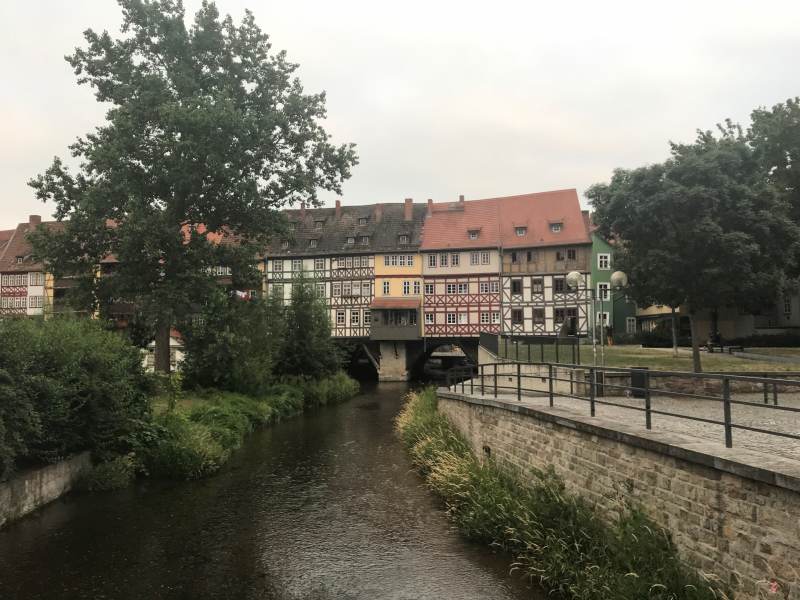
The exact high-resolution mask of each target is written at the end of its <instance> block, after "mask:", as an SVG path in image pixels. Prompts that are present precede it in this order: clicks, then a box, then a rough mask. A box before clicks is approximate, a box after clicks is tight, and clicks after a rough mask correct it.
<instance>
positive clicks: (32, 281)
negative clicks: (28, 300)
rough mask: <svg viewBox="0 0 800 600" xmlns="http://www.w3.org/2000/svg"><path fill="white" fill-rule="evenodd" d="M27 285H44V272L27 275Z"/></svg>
mask: <svg viewBox="0 0 800 600" xmlns="http://www.w3.org/2000/svg"><path fill="white" fill-rule="evenodd" d="M28 277H29V279H28V285H44V273H42V272H34V273H30V274H29V275H28Z"/></svg>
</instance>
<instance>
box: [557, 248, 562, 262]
mask: <svg viewBox="0 0 800 600" xmlns="http://www.w3.org/2000/svg"><path fill="white" fill-rule="evenodd" d="M563 260H564V251H563V250H556V261H557V262H558V261H563Z"/></svg>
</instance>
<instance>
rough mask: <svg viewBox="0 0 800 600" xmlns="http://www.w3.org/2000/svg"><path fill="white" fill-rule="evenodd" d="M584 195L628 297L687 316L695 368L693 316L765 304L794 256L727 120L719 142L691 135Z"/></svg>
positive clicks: (793, 241)
mask: <svg viewBox="0 0 800 600" xmlns="http://www.w3.org/2000/svg"><path fill="white" fill-rule="evenodd" d="M587 196H588V197H589V199H590V200H591V201H592V203H593V205H594V208H595V210H596V214H595V218H596V220H597V222H598V223H599V224H600V226H601V229H602V231H603V232H604V233H605V234H606V235H610V236H611V237H612V238H613V239H615V240H616V241H617V243H618V245H619V247H620V248H621V266H622V267H623V268H624V269H626V270H627V271H628V273H629V278H630V281H631V286H632V293H633V295H634V297H635V298H636V299H637V300H638V301H640V302H645V303H656V304H664V305H667V306H672V307H675V306H679V305H680V306H684V307H685V308H686V309H687V310H688V313H689V320H690V324H691V329H692V350H693V352H692V354H693V360H694V369H695V371H700V370H701V364H700V353H699V339H698V332H697V324H696V317H697V314H698V312H700V311H702V310H706V309H710V310H714V309H716V308H720V307H723V306H734V305H735V306H738V307H741V308H744V309H749V310H752V311H756V310H758V309H759V308H761V307H763V306H764V305H766V304H768V303H772V302H774V301H775V300H776V298H777V295H778V294H779V293H780V292H781V290H782V288H783V286H784V283H785V271H786V269H787V267H790V266H791V265H792V264H793V262H794V260H795V257H796V256H797V246H798V239H800V232H798V227H797V225H796V224H795V223H794V222H793V221H792V220H791V218H790V217H789V206H788V203H787V202H786V201H785V200H784V199H782V198H781V197H780V196H779V195H777V194H776V193H775V191H774V188H773V187H772V186H770V185H769V183H768V182H767V178H766V176H765V173H764V170H763V169H762V167H761V163H760V162H759V160H758V158H757V156H756V154H755V152H754V151H753V149H752V147H751V146H750V145H748V143H747V142H746V140H745V139H744V137H743V136H742V134H741V132H740V131H739V129H738V128H737V127H735V126H733V125H732V124H730V123H728V124H727V125H726V126H725V127H721V128H720V135H714V134H713V133H712V132H709V131H705V132H698V136H697V139H696V140H695V141H694V142H693V143H691V144H671V157H670V158H669V159H668V160H667V161H666V162H664V163H663V164H656V165H651V166H647V167H642V168H639V169H634V170H630V171H627V170H617V171H615V173H614V176H613V178H612V180H611V182H610V183H609V184H598V185H595V186H592V188H590V189H589V190H588V191H587Z"/></svg>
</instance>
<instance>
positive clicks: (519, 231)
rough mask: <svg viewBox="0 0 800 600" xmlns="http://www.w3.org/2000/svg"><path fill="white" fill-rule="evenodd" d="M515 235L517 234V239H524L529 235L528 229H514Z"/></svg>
mask: <svg viewBox="0 0 800 600" xmlns="http://www.w3.org/2000/svg"><path fill="white" fill-rule="evenodd" d="M514 233H516V234H517V237H523V236H525V235H527V234H528V228H527V227H515V228H514Z"/></svg>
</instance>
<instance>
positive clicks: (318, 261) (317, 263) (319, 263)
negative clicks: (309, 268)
mask: <svg viewBox="0 0 800 600" xmlns="http://www.w3.org/2000/svg"><path fill="white" fill-rule="evenodd" d="M324 269H325V259H324V258H315V259H314V270H315V271H322V270H324Z"/></svg>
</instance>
